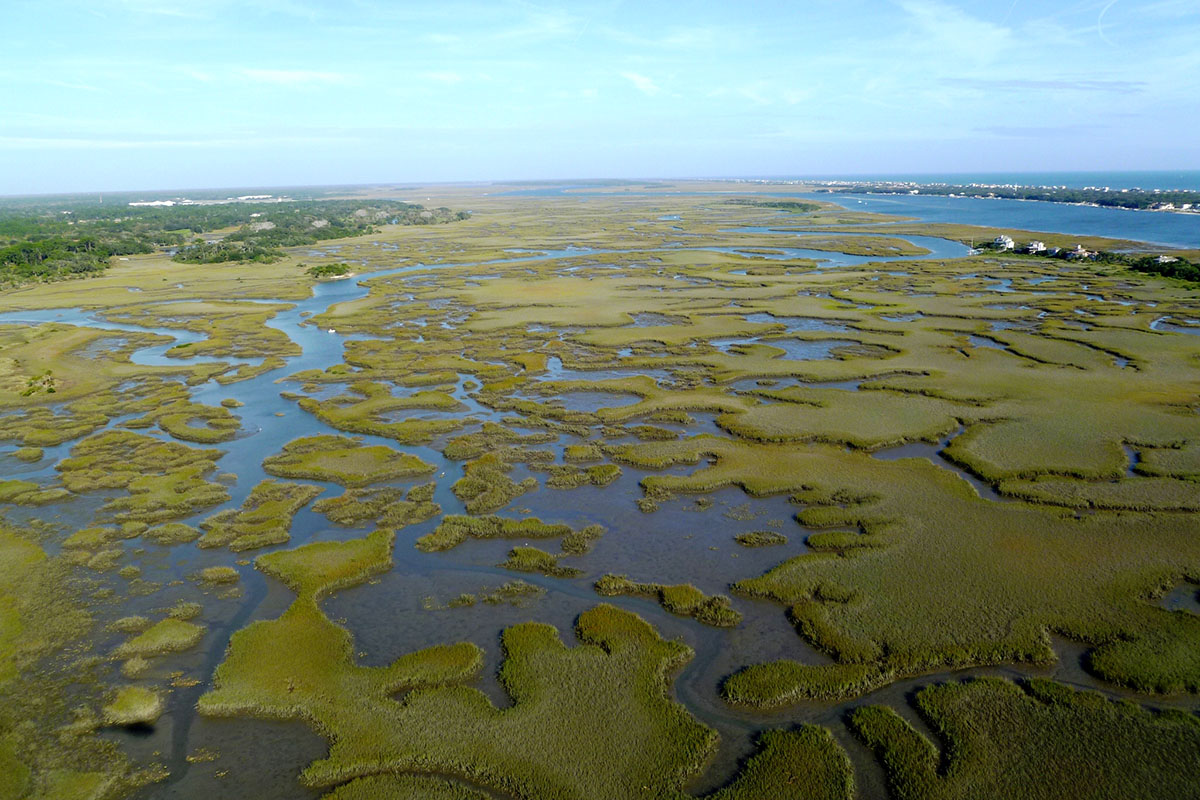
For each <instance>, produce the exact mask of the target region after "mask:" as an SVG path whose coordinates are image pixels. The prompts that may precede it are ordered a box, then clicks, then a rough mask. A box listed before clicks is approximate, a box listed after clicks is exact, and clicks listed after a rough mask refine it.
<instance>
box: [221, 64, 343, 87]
mask: <svg viewBox="0 0 1200 800" xmlns="http://www.w3.org/2000/svg"><path fill="white" fill-rule="evenodd" d="M238 73H239V74H240V75H241V76H242V77H244V78H249V79H250V80H252V81H258V82H260V83H274V84H278V85H281V86H312V85H314V84H321V85H328V84H336V83H350V76H349V75H346V74H345V73H342V72H318V71H316V70H308V69H248V68H246V69H240V70H238Z"/></svg>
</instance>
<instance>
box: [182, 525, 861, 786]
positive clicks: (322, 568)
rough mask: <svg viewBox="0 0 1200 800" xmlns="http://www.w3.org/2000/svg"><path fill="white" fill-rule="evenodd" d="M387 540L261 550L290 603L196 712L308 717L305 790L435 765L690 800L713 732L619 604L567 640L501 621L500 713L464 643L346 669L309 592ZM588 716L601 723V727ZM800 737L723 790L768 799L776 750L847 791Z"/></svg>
mask: <svg viewBox="0 0 1200 800" xmlns="http://www.w3.org/2000/svg"><path fill="white" fill-rule="evenodd" d="M391 543H392V536H391V534H389V533H386V532H382V531H380V532H376V533H374V534H371V535H370V536H369V537H367V538H365V539H358V540H352V541H349V542H342V543H319V544H312V545H306V546H305V547H302V548H299V549H298V550H293V551H286V552H281V553H274V554H271V555H267V556H260V557H259V559H258V560H257V566H258V568H259V569H261V570H262V571H264V572H266V573H267V574H268V575H271V576H273V577H276V578H278V579H279V580H281V581H283V582H284V583H285V584H287V585H288V586H289V587H290V588H291V589H292V590H293V591H295V592H296V593H297V598H296V600H295V602H294V603H293V604H292V606H291V607H289V608H288V610H287V611H286V612H285V613H284V615H283V616H282V617H280V618H278V619H275V620H269V621H263V622H256V623H253V624H252V625H250V626H249V627H248V628H246V629H244V630H242V631H240V632H239V633H237V634H235V635H234V637H233V639H232V641H231V643H230V648H229V651H228V652H227V654H226V658H225V661H224V662H223V663H222V664H221V666H220V667H219V668H218V670H217V674H216V678H215V682H214V683H215V688H214V689H213V690H212V691H211V692H209V693H207V694H205V695H204V696H203V697H202V698H201V700H200V710H201V713H204V714H209V715H220V716H226V715H232V714H246V713H248V714H253V715H256V716H265V717H274V718H296V719H302V720H305V721H307V722H309V724H311V725H313V726H314V727H315V728H316V729H317V730H319V731H320V732H322V734H323V735H325V736H327V737H328V738H329V739H330V740H331V748H330V753H329V756H328V757H327V758H326V759H323V760H321V761H318V762H316V763H314V764H312V765H310V766H309V767H308V769H306V770H305V772H304V773H303V775H302V776H301V778H302V780H303V782H304V783H305V784H307V785H309V786H312V787H320V788H325V787H332V786H335V785H338V784H345V787H344V788H342V789H339V790H338V791H347V792H348V791H350V790H351V787H354V782H355V781H360V780H367V779H371V778H374V777H375V776H379V777H378V779H377V780H375V781H374V782H369V783H368V784H367V785H369V786H374V785H378V784H380V782H381V781H383V780H384V777H385V776H397V775H404V774H406V773H410V774H414V775H428V774H430V773H433V774H437V775H439V776H444V779H450V780H451V781H455V779H457V780H458V781H465V782H467V783H468V784H469V785H472V786H480V787H487V788H490V789H493V790H494V791H500V792H503V793H505V794H508V795H512V796H516V797H530V798H532V797H539V798H581V799H582V798H598V797H613V798H618V797H622V798H625V797H645V798H650V797H675V798H680V799H681V800H682V798H684V797H687V796H688V795H686V794H685V793H684V792H683V791H682V785H683V783H684V782H685V781H686V779H687V778H688V777H689V776H691V775H693V774H695V772H696V771H697V770H698V769H699V768H700V766H701V765H702V764H703V763H704V761H705V759H706V758H707V757H708V755H709V754H710V753H711V751H712V749H713V747H714V746H715V744H716V735H715V734H714V733H713V731H711V730H709V729H707V728H706V727H704V726H703V725H700V724H699V723H697V722H696V721H695V720H693V719H691V718H690V716H689V715H687V713H686V712H685V711H684V710H683V709H682V707H681V706H679V705H678V704H677V703H675V702H674V701H673V700H671V699H670V696H669V694H668V680H669V678H668V676H669V675H670V674H671V673H672V672H674V671H675V670H676V669H678V668H679V667H680V666H682V664H684V663H686V662H687V661H688V660H689V659H690V658H691V656H692V653H691V651H690V649H689V648H687V647H686V646H685V645H683V644H681V643H679V642H673V641H667V640H664V639H662V638H660V637H659V636H658V635H657V634H656V633H655V631H654V630H653V628H651V626H649V625H648V624H647V623H646V622H644V621H643V620H641V619H640V618H639V617H637V616H636V615H634V614H631V613H629V612H625V611H621V610H619V609H617V608H615V607H613V606H609V605H601V606H597V607H596V608H593V609H591V610H589V611H587V612H585V613H584V614H582V615H581V616H580V617H579V620H578V622H577V625H576V630H575V635H576V638H577V639H578V640H579V642H580V644H579V645H577V646H575V647H567V646H566V645H565V644H564V643H563V642H562V640H561V639H560V638H559V635H558V632H557V631H556V630H555V629H554V628H553V627H551V626H549V625H544V624H538V623H525V624H522V625H517V626H514V627H511V628H509V629H507V630H506V631H505V632H504V635H503V648H504V653H505V660H504V663H503V665H502V667H501V671H500V679H501V682H502V684H503V685H504V687H505V689H506V690H507V692H508V693H509V695H510V696H511V698H512V701H513V705H512V706H511V707H509V708H505V709H500V708H497V707H496V706H494V705H492V703H491V701H490V700H488V699H487V698H486V696H484V695H483V694H482V693H480V692H479V691H478V690H475V689H471V688H467V687H460V686H455V685H454V684H456V683H459V682H461V681H462V680H464V679H466V678H468V677H470V676H471V675H472V674H473V673H474V672H475V671H476V670H478V668H479V666H480V653H479V651H478V649H477V648H475V647H473V646H472V645H458V646H442V647H434V648H430V649H427V650H423V651H419V652H417V653H413V654H409V655H405V656H401V657H400V658H399V659H397V660H396V661H394V662H393V663H392V664H390V665H388V666H384V667H373V668H368V667H360V666H357V665H355V664H354V661H353V649H352V648H353V644H352V642H351V640H350V635H349V634H348V633H347V632H346V631H345V630H344V629H342V628H340V627H338V626H337V625H335V624H333V623H332V622H330V621H329V620H328V619H327V618H326V617H325V616H324V615H323V614H322V613H321V611H320V608H319V606H318V605H317V602H316V601H317V600H318V599H319V598H320V597H321V596H323V595H325V594H328V593H330V592H333V591H336V590H338V589H340V588H347V587H349V586H352V585H354V584H356V583H361V582H362V581H365V580H366V579H367V578H369V577H370V576H371V575H372V574H374V573H376V572H378V571H380V570H382V569H385V568H386V567H387V564H388V562H389V560H390V549H391ZM284 641H286V642H290V643H291V646H292V647H293V648H295V650H296V652H295V653H294V654H293V655H292V657H289V658H287V659H282V658H280V657H279V644H280V643H281V642H284ZM301 642H302V643H303V645H302V646H300V645H299V643H301ZM397 692H407V693H406V694H405V695H404V697H403V700H402V702H397V701H395V700H393V699H391V695H393V694H395V693H397ZM597 715H601V716H602V717H603V718H604V719H605V720H607V721H608V722H607V723H606V724H603V725H596V724H595V717H596V716H597ZM801 737H802V734H801V735H796V734H781V735H779V736H778V737H777V739H773V740H771V741H770V742H769V743H768V744H769V746H768V747H767V748H766V749H765V750H764V752H763V753H761V754H760V755H759V756H758V757H757V758H756V760H755V762H753V763H755V764H757V765H758V766H759V770H758V771H757V772H756V771H754V770H748V772H747V774H746V775H744V776H743V778H742V779H741V781H740V782H739V783H738V784H735V785H734V786H733V787H731V789H730V790H729V791H728V792H727V793H726V794H724V795H720V796H721V797H730V798H732V797H764V798H765V797H766V796H767V795H766V794H765V789H766V788H768V787H770V786H772V785H777V779H776V778H775V777H774V776H773V775H772V774H771V771H770V770H767V774H766V775H764V774H763V770H762V766H763V765H762V762H764V761H766V762H768V763H769V762H771V761H784V762H786V763H789V764H791V765H802V766H804V767H808V768H809V769H807V770H806V774H805V775H804V777H805V778H807V779H808V780H809V781H811V782H812V784H813V785H814V786H815V787H821V788H828V787H829V786H830V785H831V784H832V787H833V788H840V789H841V793H840V794H834V793H832V792H829V793H826V794H817V795H815V796H818V797H848V796H849V791H848V788H849V777H848V774H847V772H846V770H845V763H844V760H845V756H844V755H842V754H841V752H840V750H838V749H837V748H836V746H834V745H832V742H831V740H829V739H827V738H823V737H821V736H820V735H812V734H810V735H809V736H808V740H805V739H802V738H801ZM797 740H799V741H797ZM809 740H815V741H809ZM387 780H389V781H394V780H398V778H396V777H388V778H387ZM455 782H456V783H457V781H455ZM381 788H382V789H385V790H386V788H387V784H386V783H383V784H382V785H381ZM455 791H460V789H457V788H456V789H455ZM351 796H353V795H351Z"/></svg>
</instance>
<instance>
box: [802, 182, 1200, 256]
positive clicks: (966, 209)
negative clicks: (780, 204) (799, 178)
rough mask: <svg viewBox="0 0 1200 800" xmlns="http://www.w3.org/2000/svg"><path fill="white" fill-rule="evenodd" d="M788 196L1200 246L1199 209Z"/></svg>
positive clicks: (926, 217) (932, 218)
mask: <svg viewBox="0 0 1200 800" xmlns="http://www.w3.org/2000/svg"><path fill="white" fill-rule="evenodd" d="M788 196H789V197H800V198H803V199H807V200H823V201H827V202H833V203H837V204H838V205H841V206H845V207H846V208H848V209H850V210H851V211H870V212H874V213H876V214H898V215H902V216H906V217H915V218H916V219H917V220H919V221H920V222H948V223H953V224H956V225H984V226H988V227H992V228H1011V229H1013V230H1025V231H1042V232H1045V233H1063V234H1075V235H1078V236H1106V237H1109V238H1112V239H1132V240H1133V241H1137V242H1148V243H1150V244H1158V245H1165V246H1168V247H1184V248H1193V247H1200V214H1177V213H1171V212H1168V211H1135V210H1132V209H1126V208H1099V207H1096V206H1080V205H1070V204H1067V203H1046V202H1042V201H1038V200H1003V199H998V198H997V199H992V198H979V197H941V196H936V195H925V194H830V193H828V192H816V193H811V194H809V193H806V194H793V195H788Z"/></svg>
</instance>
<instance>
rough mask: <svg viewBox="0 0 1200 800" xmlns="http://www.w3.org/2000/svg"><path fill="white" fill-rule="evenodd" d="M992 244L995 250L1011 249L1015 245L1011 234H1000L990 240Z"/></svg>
mask: <svg viewBox="0 0 1200 800" xmlns="http://www.w3.org/2000/svg"><path fill="white" fill-rule="evenodd" d="M992 246H993V247H995V248H996V249H997V250H1012V249H1013V248H1014V247H1016V246H1017V243H1016V242H1014V241H1013V240H1012V237H1011V236H1005V235H1004V234H1000V235H999V236H997V237H996V238H995V239H993V240H992Z"/></svg>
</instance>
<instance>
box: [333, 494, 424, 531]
mask: <svg viewBox="0 0 1200 800" xmlns="http://www.w3.org/2000/svg"><path fill="white" fill-rule="evenodd" d="M434 487H435V484H432V483H427V484H422V485H420V486H414V487H413V488H411V489H409V490H408V494H407V495H405V492H404V490H403V489H399V488H396V487H391V486H386V487H383V488H380V489H347V490H346V491H345V493H344V494H342V495H340V496H339V497H327V498H325V499H323V500H318V501H317V502H316V503H314V504H313V511H316V512H318V513H321V514H324V515H325V516H327V517H328V518H329V521H330V522H334V523H336V524H338V525H347V526H353V525H359V524H362V523H363V522H368V521H371V520H374V521H375V522H376V523H377V524H378V525H379V526H380V527H384V528H391V529H393V530H396V529H399V528H403V527H405V526H407V525H416V524H417V523H420V522H424V521H425V520H429V519H433V518H434V517H436V516H437V515H438V514H440V513H442V507H441V506H440V505H438V504H437V503H434V502H433V501H432V497H433V489H434Z"/></svg>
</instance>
